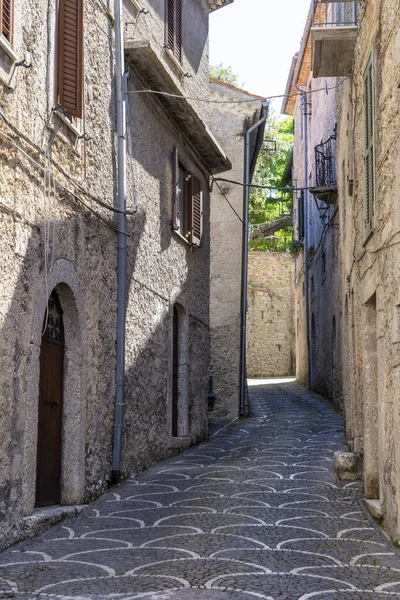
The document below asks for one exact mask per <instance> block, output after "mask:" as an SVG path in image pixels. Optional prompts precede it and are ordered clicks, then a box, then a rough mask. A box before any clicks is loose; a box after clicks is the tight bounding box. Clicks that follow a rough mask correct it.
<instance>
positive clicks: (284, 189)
mask: <svg viewBox="0 0 400 600" xmlns="http://www.w3.org/2000/svg"><path fill="white" fill-rule="evenodd" d="M211 179H212V182H215V183H216V182H217V181H223V182H224V183H232V184H233V185H240V186H242V187H253V188H257V189H260V190H271V191H274V190H277V191H278V192H286V193H288V194H289V192H300V191H302V190H313V189H314V188H315V185H312V186H309V187H277V186H273V185H258V184H256V183H243V182H241V181H234V180H233V179H224V178H223V177H212V178H211Z"/></svg>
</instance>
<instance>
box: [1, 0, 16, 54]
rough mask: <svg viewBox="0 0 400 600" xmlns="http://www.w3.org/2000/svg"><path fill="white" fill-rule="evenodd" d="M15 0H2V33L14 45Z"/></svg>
mask: <svg viewBox="0 0 400 600" xmlns="http://www.w3.org/2000/svg"><path fill="white" fill-rule="evenodd" d="M13 9H14V6H13V0H0V35H1V37H3V38H4V39H5V40H6V41H7V42H8V43H9V44H10V46H12V41H13V40H12V30H13V12H14V10H13Z"/></svg>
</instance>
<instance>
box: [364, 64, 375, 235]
mask: <svg viewBox="0 0 400 600" xmlns="http://www.w3.org/2000/svg"><path fill="white" fill-rule="evenodd" d="M363 80H364V90H363V103H364V182H365V197H364V214H365V235H366V236H368V235H369V234H370V233H371V231H372V230H373V228H374V216H375V98H374V96H375V77H374V66H373V54H372V53H371V56H370V58H369V61H368V64H367V66H366V68H365V71H364V78H363Z"/></svg>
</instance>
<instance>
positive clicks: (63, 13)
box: [57, 0, 83, 118]
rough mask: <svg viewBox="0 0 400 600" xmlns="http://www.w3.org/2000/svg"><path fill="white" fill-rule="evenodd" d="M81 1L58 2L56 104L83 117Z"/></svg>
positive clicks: (69, 113) (71, 113)
mask: <svg viewBox="0 0 400 600" xmlns="http://www.w3.org/2000/svg"><path fill="white" fill-rule="evenodd" d="M82 99H83V0H59V4H58V55H57V104H59V105H60V106H61V107H62V108H63V109H64V110H65V112H66V113H67V114H68V115H70V116H71V117H77V118H82Z"/></svg>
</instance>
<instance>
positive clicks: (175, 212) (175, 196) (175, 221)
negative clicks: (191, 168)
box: [172, 146, 181, 230]
mask: <svg viewBox="0 0 400 600" xmlns="http://www.w3.org/2000/svg"><path fill="white" fill-rule="evenodd" d="M172 160H173V165H172V173H173V174H172V177H173V193H172V228H173V229H176V230H178V229H179V228H180V224H181V219H180V217H181V216H180V213H179V154H178V148H176V146H174V151H173V158H172Z"/></svg>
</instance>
